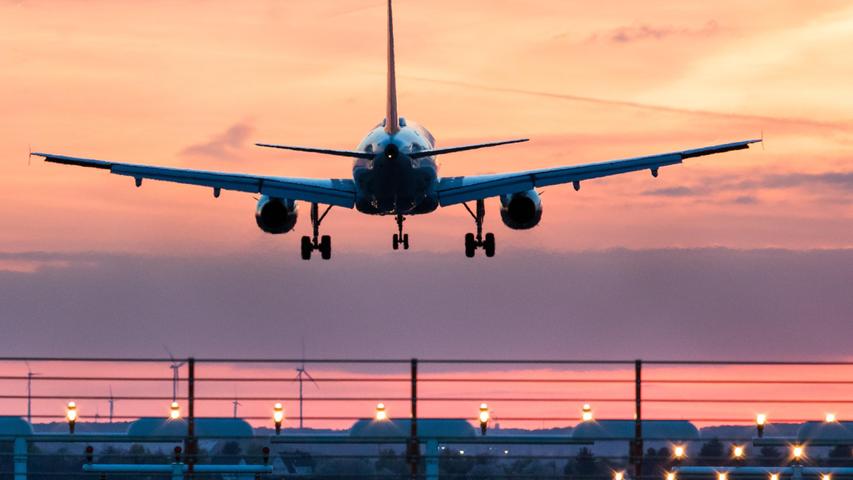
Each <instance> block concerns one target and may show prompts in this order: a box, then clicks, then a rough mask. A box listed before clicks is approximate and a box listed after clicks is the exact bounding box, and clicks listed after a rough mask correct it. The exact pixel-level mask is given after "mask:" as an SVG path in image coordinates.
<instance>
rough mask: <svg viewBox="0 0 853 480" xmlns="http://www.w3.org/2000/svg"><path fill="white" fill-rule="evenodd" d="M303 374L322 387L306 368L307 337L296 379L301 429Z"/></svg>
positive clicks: (300, 425)
mask: <svg viewBox="0 0 853 480" xmlns="http://www.w3.org/2000/svg"><path fill="white" fill-rule="evenodd" d="M303 376H305V377H308V380H311V382H312V383H313V384H314V386H316V387H317V388H320V386H319V385H317V382H316V381H314V377H312V376H311V374H310V373H308V371H307V370H305V339H304V338H303V339H302V366H300V367H299V368H297V369H296V380H297V381H298V382H299V429H300V430H302V427H303V422H302V418H303V417H302V377H303Z"/></svg>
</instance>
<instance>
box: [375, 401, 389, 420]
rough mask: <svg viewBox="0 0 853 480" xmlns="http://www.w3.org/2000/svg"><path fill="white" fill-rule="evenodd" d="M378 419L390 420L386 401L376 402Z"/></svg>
mask: <svg viewBox="0 0 853 480" xmlns="http://www.w3.org/2000/svg"><path fill="white" fill-rule="evenodd" d="M376 420H378V421H380V422H381V421H383V420H388V412H386V411H385V404H384V403H377V404H376Z"/></svg>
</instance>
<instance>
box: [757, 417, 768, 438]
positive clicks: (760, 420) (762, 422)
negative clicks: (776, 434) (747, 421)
mask: <svg viewBox="0 0 853 480" xmlns="http://www.w3.org/2000/svg"><path fill="white" fill-rule="evenodd" d="M765 425H767V414H765V413H759V414H758V415H756V416H755V428H756V429H757V430H758V438H761V437H763V436H764V426H765Z"/></svg>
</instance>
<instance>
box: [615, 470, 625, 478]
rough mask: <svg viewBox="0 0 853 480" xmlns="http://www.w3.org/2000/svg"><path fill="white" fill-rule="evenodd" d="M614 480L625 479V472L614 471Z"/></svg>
mask: <svg viewBox="0 0 853 480" xmlns="http://www.w3.org/2000/svg"><path fill="white" fill-rule="evenodd" d="M613 480H625V472H613Z"/></svg>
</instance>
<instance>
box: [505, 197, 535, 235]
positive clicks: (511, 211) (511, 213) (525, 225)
mask: <svg viewBox="0 0 853 480" xmlns="http://www.w3.org/2000/svg"><path fill="white" fill-rule="evenodd" d="M501 220H503V222H504V225H506V226H507V227H509V228H511V229H513V230H527V229H529V228H533V227H535V226H536V225H539V221H540V220H542V200H540V199H539V194H538V193H536V190H528V191H526V192H518V193H512V194H510V195H501Z"/></svg>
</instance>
